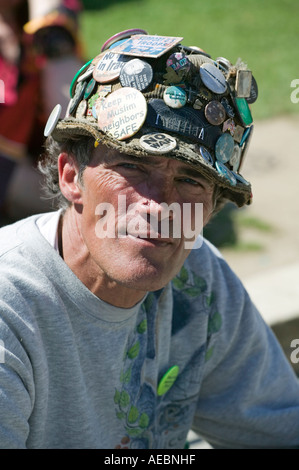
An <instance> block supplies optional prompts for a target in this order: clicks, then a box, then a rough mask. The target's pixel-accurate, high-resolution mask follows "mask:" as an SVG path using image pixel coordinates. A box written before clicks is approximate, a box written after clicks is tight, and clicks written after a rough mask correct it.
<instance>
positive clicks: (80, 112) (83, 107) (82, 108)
mask: <svg viewBox="0 0 299 470" xmlns="http://www.w3.org/2000/svg"><path fill="white" fill-rule="evenodd" d="M86 111H87V101H86V100H82V101H81V102H80V103H79V105H78V107H77V111H76V117H77V118H83V117H84V116H85V115H86Z"/></svg>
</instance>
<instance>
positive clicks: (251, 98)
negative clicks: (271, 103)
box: [245, 76, 258, 104]
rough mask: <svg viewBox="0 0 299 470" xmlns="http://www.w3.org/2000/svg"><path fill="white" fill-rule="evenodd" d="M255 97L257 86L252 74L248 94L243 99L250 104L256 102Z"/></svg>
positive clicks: (256, 95) (256, 96)
mask: <svg viewBox="0 0 299 470" xmlns="http://www.w3.org/2000/svg"><path fill="white" fill-rule="evenodd" d="M257 98H258V86H257V83H256V80H255V78H254V76H252V80H251V88H250V95H249V97H248V98H245V99H246V101H247V103H249V104H252V103H255V102H256V100H257Z"/></svg>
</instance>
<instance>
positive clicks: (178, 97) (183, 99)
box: [163, 85, 187, 108]
mask: <svg viewBox="0 0 299 470" xmlns="http://www.w3.org/2000/svg"><path fill="white" fill-rule="evenodd" d="M163 100H164V102H165V103H166V104H167V105H168V106H170V107H171V108H182V107H183V106H185V104H186V103H187V95H186V93H185V91H184V90H183V89H182V88H180V87H178V86H174V85H173V86H170V87H168V88H166V90H165V92H164V94H163Z"/></svg>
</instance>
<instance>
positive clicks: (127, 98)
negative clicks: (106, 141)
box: [97, 87, 147, 140]
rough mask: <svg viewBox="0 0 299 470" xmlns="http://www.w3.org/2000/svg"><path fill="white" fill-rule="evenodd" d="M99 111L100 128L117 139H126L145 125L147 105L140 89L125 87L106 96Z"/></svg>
mask: <svg viewBox="0 0 299 470" xmlns="http://www.w3.org/2000/svg"><path fill="white" fill-rule="evenodd" d="M97 111H98V126H99V128H100V129H101V130H102V131H104V132H106V133H107V134H110V135H111V136H112V137H114V138H115V139H117V140H125V139H128V138H129V137H131V136H132V135H134V134H136V132H138V131H139V129H140V128H141V127H142V126H143V123H144V121H145V118H146V112H147V105H146V100H145V98H144V96H143V94H142V93H141V92H140V91H138V90H136V89H135V88H130V87H125V88H119V89H118V90H116V91H114V92H113V93H111V94H110V95H108V96H107V98H104V99H103V100H102V101H101V104H100V107H99V109H98V110H97Z"/></svg>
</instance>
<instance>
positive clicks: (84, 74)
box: [77, 64, 95, 82]
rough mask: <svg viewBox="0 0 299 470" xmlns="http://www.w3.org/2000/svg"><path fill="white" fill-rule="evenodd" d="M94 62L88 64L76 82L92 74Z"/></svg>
mask: <svg viewBox="0 0 299 470" xmlns="http://www.w3.org/2000/svg"><path fill="white" fill-rule="evenodd" d="M94 67H95V66H94V64H90V66H89V67H88V69H87V70H86V72H84V73H83V74H82V75H80V76H79V77H78V80H77V81H78V82H83V80H87V79H88V78H90V77H91V76H92V73H93V70H94Z"/></svg>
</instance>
